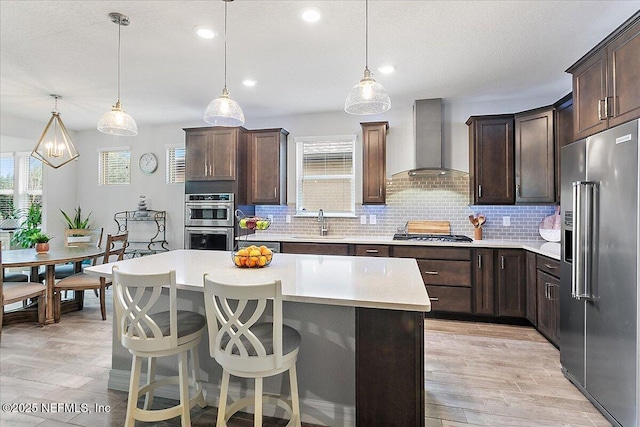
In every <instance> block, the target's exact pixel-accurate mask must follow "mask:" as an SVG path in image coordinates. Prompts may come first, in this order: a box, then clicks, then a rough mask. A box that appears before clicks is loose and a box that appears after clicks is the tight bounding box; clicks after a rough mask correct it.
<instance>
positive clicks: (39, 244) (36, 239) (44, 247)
mask: <svg viewBox="0 0 640 427" xmlns="http://www.w3.org/2000/svg"><path fill="white" fill-rule="evenodd" d="M51 239H52V237H51V236H49V235H48V234H45V233H43V232H38V233H37V234H35V235H33V236H32V237H31V240H33V243H34V244H35V247H36V252H37V253H39V254H41V253H46V252H49V240H51Z"/></svg>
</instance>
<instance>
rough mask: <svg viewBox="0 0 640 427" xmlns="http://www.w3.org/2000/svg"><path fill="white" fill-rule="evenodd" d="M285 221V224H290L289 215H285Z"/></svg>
mask: <svg viewBox="0 0 640 427" xmlns="http://www.w3.org/2000/svg"><path fill="white" fill-rule="evenodd" d="M285 221H286V223H287V224H289V223H290V222H291V215H287V216H286V217H285Z"/></svg>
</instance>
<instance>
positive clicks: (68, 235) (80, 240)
mask: <svg viewBox="0 0 640 427" xmlns="http://www.w3.org/2000/svg"><path fill="white" fill-rule="evenodd" d="M102 232H103V229H102V228H69V229H66V230H65V231H64V245H65V246H67V247H90V246H101V245H102Z"/></svg>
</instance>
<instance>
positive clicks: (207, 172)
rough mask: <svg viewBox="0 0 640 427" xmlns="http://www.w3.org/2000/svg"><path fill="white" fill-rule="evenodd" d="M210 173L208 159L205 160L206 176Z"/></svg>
mask: <svg viewBox="0 0 640 427" xmlns="http://www.w3.org/2000/svg"><path fill="white" fill-rule="evenodd" d="M208 175H209V165H207V161H206V160H205V161H204V176H208Z"/></svg>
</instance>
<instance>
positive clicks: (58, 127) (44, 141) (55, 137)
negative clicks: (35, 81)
mask: <svg viewBox="0 0 640 427" xmlns="http://www.w3.org/2000/svg"><path fill="white" fill-rule="evenodd" d="M31 156H32V157H35V158H36V159H38V160H40V161H41V162H42V163H44V164H46V165H48V166H51V167H52V168H54V169H58V168H59V167H60V166H62V165H66V164H67V163H69V162H70V161H71V160H73V159H75V158H77V157H78V156H80V154H78V150H76V147H75V145H73V141H72V140H71V137H70V136H69V132H67V128H66V127H65V126H64V123H62V119H61V118H60V113H58V111H57V110H54V111H52V112H51V119H49V123H47V126H46V127H45V128H44V131H42V135H41V136H40V139H39V140H38V144H37V145H36V147H35V148H34V149H33V151H32V152H31Z"/></svg>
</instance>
